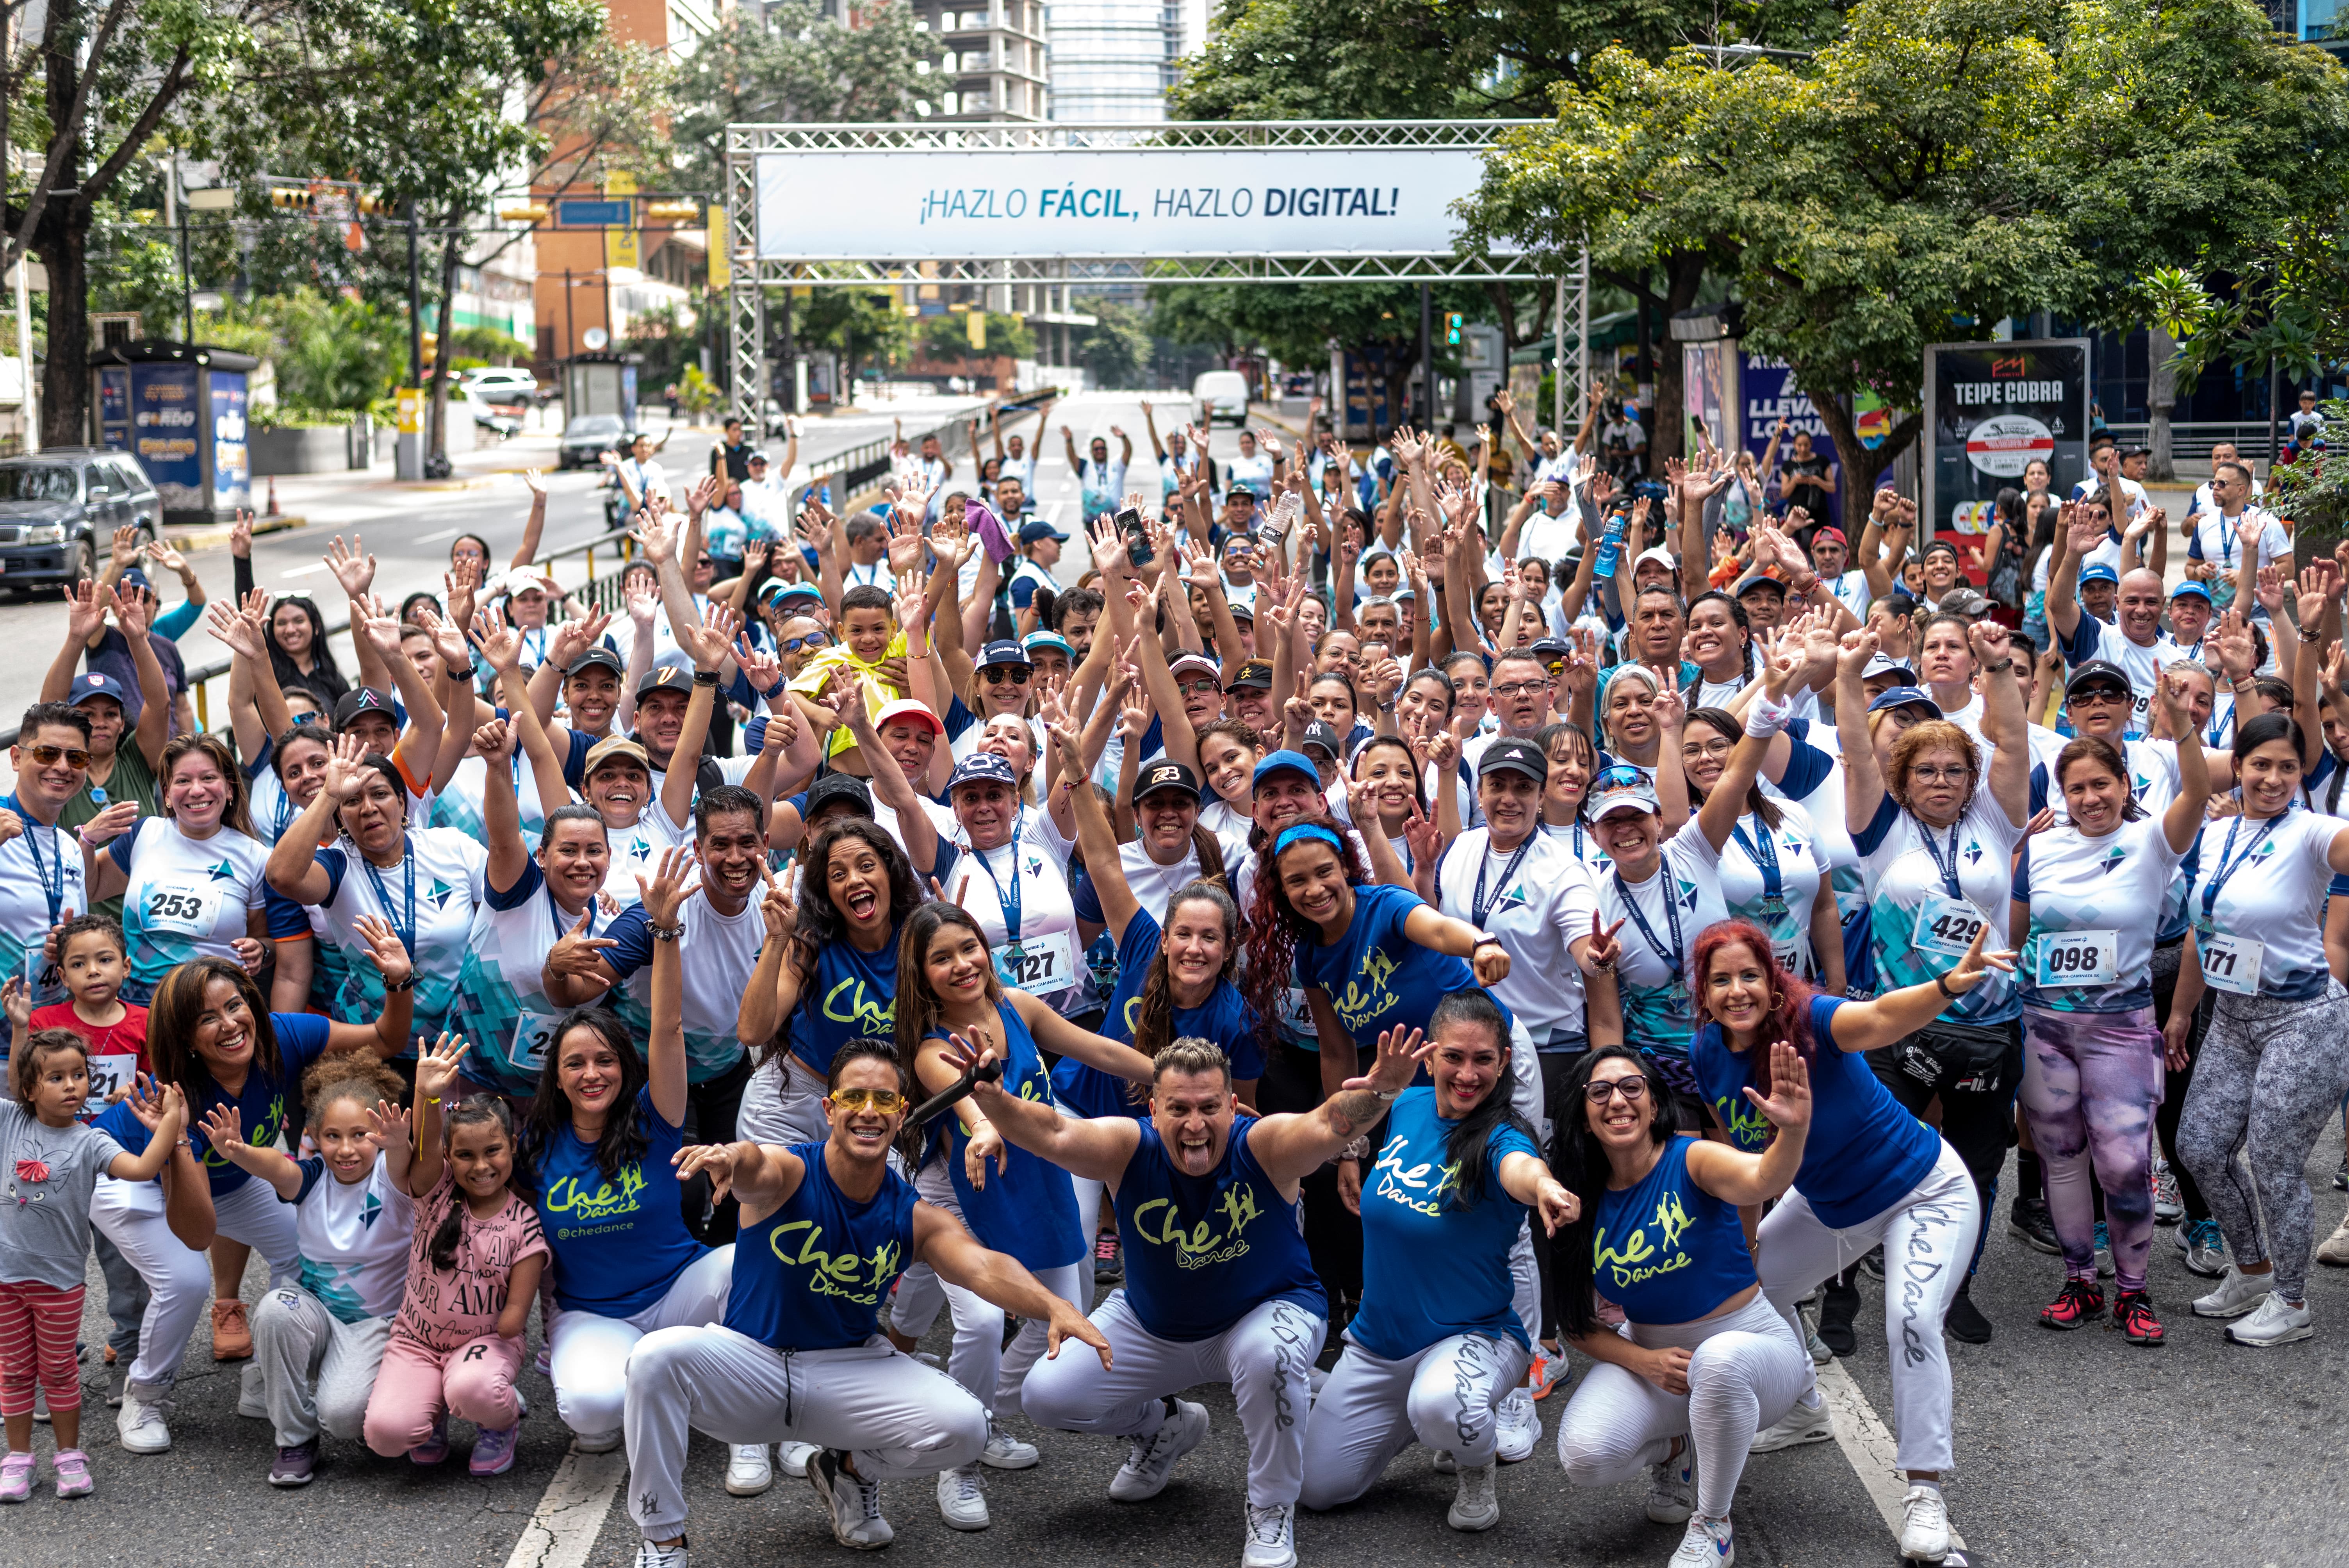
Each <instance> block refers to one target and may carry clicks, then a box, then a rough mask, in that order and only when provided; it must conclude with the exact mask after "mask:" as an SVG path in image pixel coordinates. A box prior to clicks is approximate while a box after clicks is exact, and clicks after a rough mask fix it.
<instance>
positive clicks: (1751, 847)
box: [1729, 821, 1786, 914]
mask: <svg viewBox="0 0 2349 1568" xmlns="http://www.w3.org/2000/svg"><path fill="white" fill-rule="evenodd" d="M1754 826H1755V827H1757V828H1761V832H1762V842H1761V844H1760V845H1759V846H1758V847H1757V846H1756V845H1755V844H1754V841H1752V840H1751V839H1748V838H1747V837H1746V836H1745V824H1744V823H1743V822H1739V823H1736V824H1734V825H1733V826H1732V827H1731V828H1730V830H1729V831H1730V836H1731V837H1733V838H1734V839H1735V840H1736V841H1737V847H1738V848H1739V849H1741V850H1744V851H1745V858H1746V859H1747V860H1750V861H1753V862H1754V864H1755V865H1757V866H1760V867H1761V868H1762V903H1763V907H1764V910H1765V911H1766V912H1767V913H1771V914H1784V913H1786V883H1785V878H1783V877H1781V876H1780V875H1779V874H1778V845H1777V843H1776V841H1774V840H1773V839H1772V838H1771V837H1770V830H1769V829H1768V828H1766V827H1762V825H1761V823H1759V822H1758V821H1757V822H1756V823H1755V824H1754ZM1773 905H1775V908H1774V907H1772V906H1773Z"/></svg>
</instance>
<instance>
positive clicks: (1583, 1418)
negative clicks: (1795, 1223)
mask: <svg viewBox="0 0 2349 1568" xmlns="http://www.w3.org/2000/svg"><path fill="white" fill-rule="evenodd" d="M1625 1327H1626V1328H1627V1329H1628V1330H1629V1331H1630V1332H1629V1333H1628V1334H1627V1335H1626V1337H1627V1338H1629V1339H1630V1340H1631V1341H1632V1342H1633V1343H1634V1344H1637V1345H1640V1346H1643V1347H1645V1348H1647V1349H1650V1350H1666V1349H1674V1348H1679V1349H1685V1350H1688V1351H1690V1352H1691V1353H1692V1354H1691V1355H1690V1357H1689V1366H1688V1385H1689V1391H1688V1392H1687V1393H1685V1394H1667V1393H1665V1392H1664V1391H1663V1390H1662V1389H1661V1388H1659V1387H1656V1386H1655V1385H1654V1384H1653V1383H1651V1382H1649V1381H1648V1380H1647V1379H1646V1378H1645V1377H1640V1375H1639V1374H1638V1373H1636V1372H1630V1371H1626V1370H1625V1369H1624V1368H1622V1367H1617V1366H1614V1365H1612V1364H1610V1363H1608V1362H1603V1361H1602V1362H1600V1363H1599V1365H1598V1366H1596V1367H1592V1368H1591V1369H1590V1375H1589V1376H1588V1377H1585V1378H1584V1379H1583V1380H1582V1384H1581V1386H1580V1387H1578V1388H1576V1389H1575V1391H1574V1397H1573V1398H1570V1399H1568V1401H1567V1403H1566V1413H1565V1414H1564V1415H1562V1416H1560V1417H1559V1418H1558V1419H1557V1462H1558V1463H1559V1464H1561V1465H1564V1466H1565V1467H1566V1478H1567V1480H1570V1481H1572V1482H1574V1484H1575V1485H1577V1486H1613V1485H1616V1484H1617V1483H1619V1482H1621V1481H1627V1480H1632V1479H1633V1478H1634V1477H1636V1476H1638V1475H1639V1473H1640V1471H1641V1470H1645V1469H1646V1468H1647V1467H1648V1466H1650V1465H1653V1464H1661V1462H1663V1460H1666V1459H1668V1458H1670V1457H1671V1451H1672V1440H1673V1439H1675V1438H1688V1439H1690V1440H1691V1441H1692V1442H1693V1443H1695V1445H1696V1511H1697V1512H1699V1513H1701V1514H1702V1515H1703V1516H1704V1517H1705V1518H1707V1519H1715V1520H1718V1519H1727V1518H1728V1517H1729V1507H1730V1504H1731V1503H1732V1502H1733V1501H1734V1500H1735V1499H1736V1496H1737V1478H1738V1476H1739V1475H1740V1474H1742V1473H1743V1472H1744V1469H1745V1456H1746V1453H1747V1451H1748V1450H1749V1449H1751V1448H1752V1447H1753V1444H1754V1434H1755V1433H1756V1432H1758V1431H1760V1430H1762V1429H1764V1427H1769V1426H1775V1425H1776V1424H1777V1422H1778V1421H1779V1420H1780V1419H1781V1418H1784V1417H1785V1414H1786V1412H1787V1411H1789V1410H1791V1409H1793V1408H1795V1400H1796V1399H1798V1398H1801V1397H1802V1393H1803V1389H1804V1387H1806V1385H1807V1384H1808V1383H1809V1382H1810V1377H1811V1358H1810V1356H1809V1355H1808V1354H1807V1353H1806V1351H1805V1350H1804V1348H1803V1342H1802V1341H1801V1340H1799V1339H1797V1338H1795V1332H1794V1330H1793V1329H1791V1328H1788V1327H1787V1326H1786V1320H1785V1318H1783V1317H1780V1316H1779V1315H1778V1314H1777V1313H1776V1312H1775V1310H1773V1309H1772V1307H1771V1305H1770V1303H1769V1302H1768V1300H1766V1299H1765V1298H1764V1297H1762V1296H1758V1295H1757V1296H1755V1297H1754V1299H1753V1300H1752V1301H1749V1302H1747V1303H1746V1304H1745V1305H1744V1306H1741V1307H1739V1308H1738V1309H1737V1310H1736V1311H1734V1312H1729V1313H1724V1314H1723V1315H1721V1316H1719V1317H1713V1318H1707V1319H1705V1320H1704V1321H1703V1322H1701V1323H1676V1324H1671V1325H1669V1326H1654V1325H1650V1324H1644V1323H1634V1324H1627V1325H1625ZM1341 1365H1342V1363H1341ZM1333 1380H1334V1379H1333Z"/></svg>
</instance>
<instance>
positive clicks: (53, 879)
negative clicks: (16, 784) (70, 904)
mask: <svg viewBox="0 0 2349 1568" xmlns="http://www.w3.org/2000/svg"><path fill="white" fill-rule="evenodd" d="M8 804H9V805H11V806H15V807H16V813H17V815H19V816H23V815H24V810H25V809H24V808H23V807H22V806H17V805H16V796H14V795H11V796H9V797H8ZM40 826H41V824H40V823H38V822H36V821H34V820H32V819H31V818H29V817H27V818H26V820H25V852H26V853H27V854H29V855H31V856H32V857H33V874H34V875H36V876H37V877H39V878H40V879H41V891H42V892H44V893H46V894H47V895H48V900H49V923H50V924H51V925H55V924H57V922H58V921H59V920H60V919H61V918H63V916H64V913H65V907H66V851H65V850H64V848H63V847H62V846H61V845H59V844H58V842H57V827H56V825H55V824H54V823H53V824H51V825H50V827H49V850H50V852H51V855H52V857H53V858H52V861H51V863H52V864H54V865H55V866H56V868H57V869H56V870H55V871H52V870H50V869H49V865H45V864H44V863H42V860H41V835H40V834H39V833H38V832H37V831H36V829H38V828H39V827H40Z"/></svg>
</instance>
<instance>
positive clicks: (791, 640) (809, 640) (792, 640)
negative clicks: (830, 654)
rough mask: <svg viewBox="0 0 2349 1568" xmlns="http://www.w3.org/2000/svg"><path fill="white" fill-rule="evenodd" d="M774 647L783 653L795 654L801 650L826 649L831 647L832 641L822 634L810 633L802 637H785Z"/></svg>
mask: <svg viewBox="0 0 2349 1568" xmlns="http://www.w3.org/2000/svg"><path fill="white" fill-rule="evenodd" d="M830 646H832V639H831V638H830V637H827V636H825V635H824V634H823V633H822V632H810V633H809V634H807V635H805V636H803V637H785V638H784V639H783V640H782V641H781V642H780V643H778V644H776V647H778V648H779V649H781V651H782V652H784V653H787V654H796V653H798V652H799V651H800V650H801V649H802V648H828V647H830Z"/></svg>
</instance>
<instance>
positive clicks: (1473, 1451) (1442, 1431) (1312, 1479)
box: [1297, 1334, 1533, 1509]
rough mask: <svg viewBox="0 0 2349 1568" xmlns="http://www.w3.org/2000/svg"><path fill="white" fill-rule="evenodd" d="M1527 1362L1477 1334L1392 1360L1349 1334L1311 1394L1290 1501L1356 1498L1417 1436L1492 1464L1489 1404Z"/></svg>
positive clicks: (1503, 1342)
mask: <svg viewBox="0 0 2349 1568" xmlns="http://www.w3.org/2000/svg"><path fill="white" fill-rule="evenodd" d="M1532 1364H1533V1356H1532V1354H1531V1353H1530V1352H1529V1351H1527V1350H1526V1347H1525V1346H1522V1345H1520V1344H1518V1343H1517V1342H1516V1340H1514V1339H1493V1338H1489V1337H1487V1336H1484V1335H1481V1334H1455V1335H1454V1336H1451V1337H1450V1338H1448V1339H1439V1340H1437V1341H1436V1342H1435V1343H1434V1344H1433V1345H1431V1346H1428V1347H1427V1348H1426V1349H1424V1350H1422V1351H1421V1352H1419V1354H1417V1355H1416V1356H1408V1357H1403V1358H1402V1359H1401V1360H1397V1361H1390V1360H1388V1359H1387V1358H1386V1357H1382V1356H1373V1355H1371V1353H1370V1352H1369V1351H1367V1350H1365V1349H1363V1348H1362V1347H1361V1346H1359V1345H1357V1344H1355V1343H1354V1342H1353V1341H1352V1340H1348V1341H1347V1342H1346V1349H1345V1353H1344V1354H1343V1355H1341V1356H1340V1357H1338V1366H1337V1369H1336V1370H1335V1371H1333V1372H1331V1373H1330V1380H1329V1381H1328V1382H1327V1383H1324V1384H1323V1385H1321V1392H1320V1393H1319V1395H1318V1396H1316V1397H1315V1398H1314V1400H1313V1419H1312V1421H1311V1423H1310V1424H1309V1425H1308V1426H1307V1428H1306V1429H1305V1490H1304V1491H1302V1492H1301V1493H1299V1496H1298V1499H1297V1501H1299V1502H1300V1503H1303V1504H1304V1505H1305V1506H1306V1507H1307V1508H1311V1509H1324V1508H1335V1507H1337V1506H1338V1505H1339V1504H1340V1503H1341V1502H1351V1501H1354V1499H1356V1498H1358V1497H1360V1496H1361V1495H1362V1494H1363V1493H1364V1492H1366V1491H1370V1490H1371V1483H1373V1482H1374V1481H1376V1480H1378V1479H1379V1477H1380V1476H1381V1474H1383V1473H1385V1470H1386V1468H1387V1466H1388V1465H1389V1464H1390V1463H1391V1462H1392V1460H1393V1459H1394V1457H1395V1456H1396V1455H1397V1454H1399V1453H1401V1452H1402V1451H1403V1449H1407V1448H1409V1447H1411V1445H1412V1443H1413V1440H1414V1439H1416V1440H1417V1441H1419V1442H1423V1443H1424V1444H1426V1445H1427V1446H1428V1447H1429V1448H1431V1449H1439V1450H1441V1451H1443V1452H1445V1453H1449V1454H1450V1455H1451V1456H1452V1457H1453V1458H1454V1460H1457V1461H1458V1462H1459V1463H1460V1464H1461V1465H1462V1466H1464V1467H1467V1468H1474V1467H1475V1466H1478V1465H1488V1464H1491V1463H1492V1462H1493V1448H1494V1443H1495V1438H1496V1436H1497V1423H1496V1421H1495V1415H1494V1412H1495V1408H1496V1407H1497V1406H1499V1404H1500V1402H1501V1401H1502V1400H1503V1399H1504V1398H1507V1397H1508V1393H1509V1390H1510V1389H1512V1388H1515V1387H1516V1386H1517V1385H1518V1384H1519V1383H1520V1382H1522V1381H1523V1380H1524V1378H1525V1376H1526V1367H1529V1366H1531V1365H1532Z"/></svg>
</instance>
